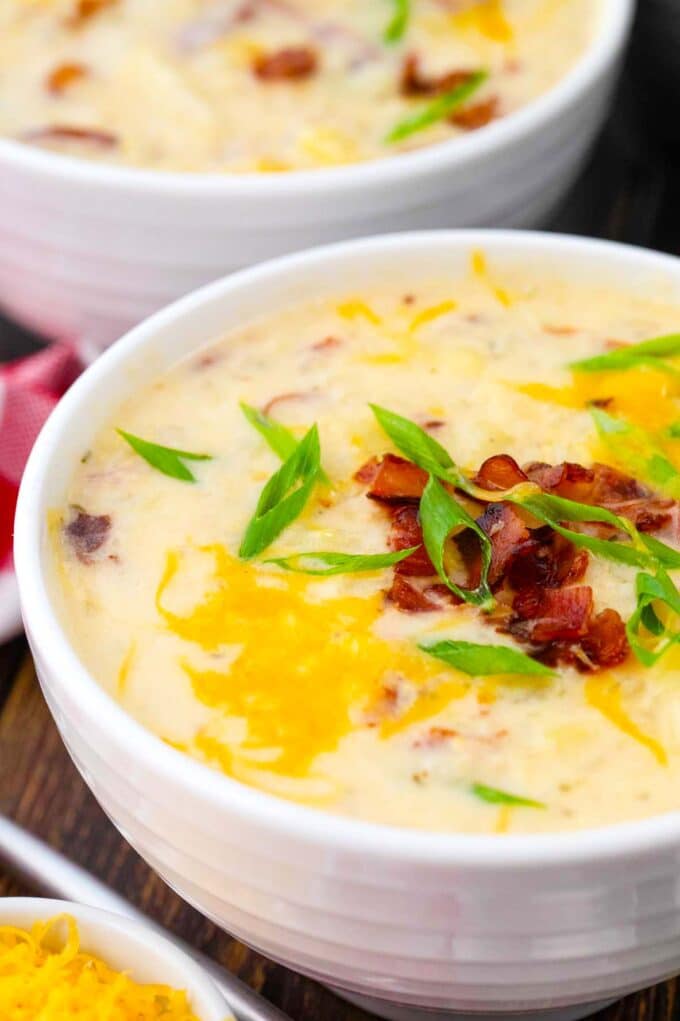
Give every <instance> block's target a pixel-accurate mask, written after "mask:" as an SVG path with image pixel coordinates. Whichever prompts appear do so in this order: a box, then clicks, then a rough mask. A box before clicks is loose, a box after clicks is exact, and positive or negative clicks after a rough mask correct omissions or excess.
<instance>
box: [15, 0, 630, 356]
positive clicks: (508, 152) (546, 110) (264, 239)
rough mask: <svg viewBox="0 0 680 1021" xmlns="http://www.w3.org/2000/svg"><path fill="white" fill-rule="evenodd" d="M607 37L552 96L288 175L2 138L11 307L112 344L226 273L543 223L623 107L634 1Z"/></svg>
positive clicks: (616, 16) (32, 320) (48, 325)
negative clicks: (411, 233)
mask: <svg viewBox="0 0 680 1021" xmlns="http://www.w3.org/2000/svg"><path fill="white" fill-rule="evenodd" d="M601 2H602V12H601V17H600V22H599V25H598V27H597V30H596V32H595V35H594V39H593V41H592V44H591V45H590V47H589V49H588V50H587V51H586V53H585V54H584V55H583V56H582V57H581V59H580V60H578V61H577V62H576V64H575V65H574V66H573V68H572V69H571V71H570V72H569V73H568V74H566V75H565V76H564V78H562V80H561V81H559V82H558V83H557V85H555V86H554V87H553V88H552V89H550V90H549V91H548V92H546V93H545V94H544V95H542V96H540V97H539V98H537V99H536V100H535V101H534V102H532V103H529V104H528V105H527V106H525V107H524V108H522V109H520V110H518V111H516V112H515V113H513V114H511V115H509V116H507V117H503V118H501V119H500V120H497V121H495V122H493V123H491V124H490V125H488V126H487V127H485V128H482V129H481V130H479V131H474V132H470V133H469V134H468V135H465V136H464V137H460V138H456V139H453V140H451V141H447V142H443V143H441V144H437V145H431V146H428V147H425V148H422V149H418V150H416V151H413V152H409V153H405V154H400V155H397V156H393V157H389V158H386V159H383V160H375V161H371V162H367V163H359V164H354V165H348V166H341V167H334V168H330V169H321V170H313V171H297V172H292V173H286V174H242V175H238V174H200V173H197V174H189V173H184V174H182V173H159V172H155V171H150V170H137V169H130V168H120V167H115V166H107V165H105V164H100V163H93V162H87V161H85V160H77V159H71V158H67V157H64V156H59V155H55V154H54V153H51V152H47V151H44V150H41V149H38V148H33V147H31V146H29V145H25V144H21V143H19V142H15V141H11V140H7V139H0V194H1V195H2V196H3V209H2V212H3V215H2V218H0V304H2V305H3V306H4V307H5V308H6V309H7V310H8V311H9V312H10V314H11V315H13V316H14V317H15V318H16V319H18V320H19V321H21V322H23V323H26V324H27V325H29V326H31V327H33V328H34V329H36V330H37V331H38V332H41V333H43V334H45V335H46V336H49V337H62V338H63V337H70V338H71V339H73V340H77V341H83V340H84V341H86V342H89V343H90V344H93V345H94V346H96V347H102V346H104V345H106V344H109V343H111V342H112V341H113V340H115V339H116V338H117V337H119V336H120V335H121V334H122V333H123V332H124V331H125V330H127V329H129V328H130V327H131V326H133V325H134V324H135V323H137V322H140V321H141V320H142V319H143V318H144V317H145V316H146V315H148V314H149V313H150V312H153V311H154V310H155V309H157V308H160V307H162V306H163V305H165V304H167V302H169V301H172V300H173V299H175V298H177V297H179V296H180V295H182V294H186V293H187V292H188V291H190V290H192V289H193V288H195V287H198V286H199V285H201V284H204V283H206V282H208V281H210V280H214V279H216V278H217V277H219V276H221V275H222V274H224V273H227V272H231V271H232V270H234V269H238V268H240V267H242V266H246V265H251V264H253V263H256V262H259V261H261V260H262V259H267V258H272V257H274V256H277V255H281V254H283V253H285V252H290V251H300V250H302V249H305V248H309V247H310V246H312V245H319V244H325V243H327V242H330V241H338V240H341V239H343V238H352V237H359V236H362V235H368V234H377V233H384V232H386V231H403V230H414V229H429V228H438V227H535V226H537V225H539V224H540V223H542V222H544V221H545V219H546V218H547V216H548V215H549V214H550V212H552V210H553V209H554V208H555V207H556V206H557V204H558V203H559V201H560V200H561V199H562V197H563V196H564V195H565V193H566V191H567V189H568V188H569V186H570V185H571V184H572V183H573V181H574V180H575V178H576V176H577V174H578V172H579V170H580V169H581V167H582V165H583V162H584V160H585V157H586V155H587V153H588V150H589V149H590V146H591V144H592V142H593V140H594V138H595V136H596V134H597V132H598V130H599V128H600V126H601V124H602V121H603V119H604V117H605V115H606V113H607V110H608V108H609V104H610V99H611V95H612V89H613V87H614V84H615V81H616V75H617V71H618V68H619V65H620V62H621V58H622V55H623V53H624V50H625V46H626V42H627V39H628V34H629V30H630V25H631V20H632V14H633V8H634V0H601Z"/></svg>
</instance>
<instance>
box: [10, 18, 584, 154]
mask: <svg viewBox="0 0 680 1021" xmlns="http://www.w3.org/2000/svg"><path fill="white" fill-rule="evenodd" d="M406 6H407V16H406V18H405V20H404V22H403V23H402V24H400V22H399V20H398V17H397V15H398V12H399V9H400V5H399V4H396V3H395V2H394V0H374V2H371V3H366V2H365V0H162V2H160V3H159V2H158V0H3V3H2V5H0V97H1V98H0V134H1V135H5V136H8V137H12V138H17V139H20V140H24V141H27V142H30V143H32V144H37V145H45V146H47V147H50V148H53V149H55V150H56V151H59V152H63V153H66V154H69V155H76V156H80V157H85V158H88V159H95V160H103V161H107V162H112V163H117V164H122V165H131V166H137V167H149V168H155V169H159V170H176V171H217V172H219V171H232V172H252V171H263V172H278V171H286V170H296V169H303V168H314V167H324V166H332V165H338V164H343V163H353V162H357V161H361V160H369V159H376V158H381V157H384V156H388V155H390V154H393V153H395V152H399V151H403V150H405V149H410V148H414V147H418V146H422V145H428V144H431V143H433V142H439V141H443V140H445V139H448V138H453V137H456V136H457V135H460V134H463V133H465V132H467V131H471V130H474V129H476V128H478V127H483V126H484V125H485V124H487V123H488V122H489V121H490V120H492V119H494V118H495V117H499V116H503V115H504V114H508V113H511V112H512V111H514V110H517V109H518V108H520V107H522V106H524V105H525V104H526V103H528V102H530V101H531V100H533V99H535V98H536V97H537V96H540V95H541V94H542V93H544V92H546V91H547V90H548V89H550V88H551V87H552V86H554V85H555V84H556V83H557V82H558V81H559V80H560V79H561V78H562V77H563V76H564V75H565V74H566V73H567V72H568V70H569V69H570V68H571V67H572V66H573V64H574V63H575V62H576V61H577V60H578V58H579V57H580V56H581V55H582V54H583V53H584V51H585V50H586V49H587V47H588V45H589V44H590V42H591V40H592V38H593V37H594V34H595V32H596V30H597V20H598V17H599V12H600V3H599V0H597V2H596V0H413V3H412V4H410V5H406ZM409 6H410V13H408V8H409ZM479 72H481V73H483V74H485V75H487V76H488V77H487V79H486V81H485V82H483V83H481V84H479V85H478V86H477V87H475V86H474V84H473V86H472V88H471V91H470V94H469V95H467V94H466V93H465V90H464V92H463V94H462V95H461V96H460V97H459V98H458V99H455V97H454V105H452V106H450V107H446V109H444V110H442V111H440V114H439V115H435V116H433V117H432V118H430V120H431V123H430V120H428V119H427V118H426V122H425V123H423V124H418V125H416V127H415V128H413V127H411V128H409V129H408V130H407V131H406V133H404V132H403V131H402V130H401V129H402V128H403V125H404V123H405V122H407V121H410V120H411V119H412V118H414V117H415V118H419V117H420V116H421V115H422V114H424V113H427V111H428V110H429V109H430V108H431V105H432V103H433V102H434V103H437V102H439V100H440V98H441V97H442V96H445V95H447V96H448V95H450V94H451V92H452V91H455V89H457V88H459V87H460V86H461V85H464V84H465V82H466V80H468V78H469V76H470V75H474V74H476V73H479ZM480 80H481V79H480ZM395 129H399V130H397V131H396V132H395Z"/></svg>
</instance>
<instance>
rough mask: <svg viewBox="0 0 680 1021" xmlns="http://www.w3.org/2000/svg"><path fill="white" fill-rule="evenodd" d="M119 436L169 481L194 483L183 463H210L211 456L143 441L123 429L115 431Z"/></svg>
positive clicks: (192, 476) (190, 473) (191, 474)
mask: <svg viewBox="0 0 680 1021" xmlns="http://www.w3.org/2000/svg"><path fill="white" fill-rule="evenodd" d="M116 432H117V433H118V435H119V436H122V438H123V439H124V440H125V442H126V443H128V444H129V445H130V446H131V447H132V449H133V450H134V452H135V453H136V454H139V456H140V457H143V458H144V460H145V461H146V462H147V464H150V465H151V467H152V468H155V469H156V471H159V472H162V473H163V475H169V476H170V478H171V479H179V480H180V481H182V482H195V481H196V477H195V476H194V474H193V473H192V472H190V471H189V469H188V468H187V466H186V465H185V464H184V461H212V455H211V454H194V453H192V452H191V451H190V450H177V449H176V448H175V447H164V446H162V445H161V444H160V443H152V442H151V441H150V440H143V439H142V438H141V436H133V434H132V433H128V432H125V430H124V429H116Z"/></svg>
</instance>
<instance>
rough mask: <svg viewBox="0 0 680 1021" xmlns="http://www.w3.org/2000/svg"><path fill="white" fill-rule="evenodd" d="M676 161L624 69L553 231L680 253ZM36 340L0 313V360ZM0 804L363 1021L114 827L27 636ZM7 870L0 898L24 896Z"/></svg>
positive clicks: (670, 1014) (651, 1019)
mask: <svg viewBox="0 0 680 1021" xmlns="http://www.w3.org/2000/svg"><path fill="white" fill-rule="evenodd" d="M679 169H680V167H679V165H678V163H676V162H675V161H674V160H673V159H672V158H671V157H670V156H668V155H667V154H664V152H663V151H662V150H661V149H659V148H658V145H657V142H656V141H655V140H654V138H653V137H651V136H650V135H649V134H648V133H647V131H646V124H645V117H644V116H643V115H642V114H641V113H640V112H639V111H638V109H637V99H636V87H635V80H634V79H633V78H632V76H631V74H630V72H629V71H627V72H626V73H625V74H624V79H623V85H622V88H621V90H620V93H619V96H618V98H617V101H616V103H615V106H614V110H613V113H612V116H611V118H610V120H609V123H608V125H607V128H606V130H605V132H604V134H603V136H602V138H601V140H600V142H599V143H598V145H597V147H596V150H595V153H594V155H593V157H592V159H591V160H590V162H589V164H588V166H587V168H586V169H585V171H584V173H583V175H582V176H581V179H580V180H579V182H578V184H577V186H576V187H575V188H574V189H573V191H572V193H571V195H570V196H569V198H568V200H567V202H566V203H565V204H564V207H563V208H562V209H561V210H560V212H559V214H558V215H557V216H556V217H555V220H554V222H553V224H552V225H551V227H552V229H555V230H560V231H568V232H571V233H582V234H591V235H594V236H598V237H604V238H610V239H613V240H617V241H625V242H630V243H633V244H638V245H644V246H649V247H656V248H659V249H662V250H665V251H669V252H676V253H677V252H678V251H679V250H680V203H679V202H677V201H676V200H675V190H676V182H677V180H678V170H679ZM34 344H35V339H34V338H31V337H30V336H29V335H27V334H23V333H21V332H20V331H18V330H16V329H14V328H13V327H10V326H9V324H7V323H5V324H2V323H1V321H0V359H3V358H8V357H11V356H14V355H17V354H19V353H21V352H22V351H23V350H28V349H29V348H30V347H31V346H33V345H34ZM0 811H2V812H4V813H6V814H7V815H8V816H11V817H12V818H14V819H16V820H17V821H18V822H20V823H21V825H23V826H25V827H26V828H27V829H29V830H30V831H31V832H33V833H35V834H37V835H38V836H40V837H42V838H43V839H45V840H47V841H48V842H49V843H50V844H52V845H53V846H54V847H56V848H58V849H60V850H62V851H63V852H64V853H65V854H67V855H68V856H69V857H70V858H72V859H73V860H74V861H76V862H79V863H80V864H81V865H83V866H84V867H85V868H87V869H89V870H90V871H91V872H93V873H94V874H95V875H97V876H99V877H101V878H102V879H105V880H106V881H107V882H108V883H109V884H110V885H111V886H112V887H114V888H115V889H116V890H118V891H119V892H120V893H121V894H123V895H124V896H125V897H127V898H128V899H129V900H130V901H131V902H133V903H134V904H136V905H138V906H139V907H141V908H142V909H143V910H144V911H147V912H148V913H149V914H150V915H151V916H153V917H154V918H156V919H157V920H158V921H160V922H162V923H163V924H164V925H166V926H167V927H168V928H169V929H171V930H172V931H173V932H175V933H178V934H180V935H182V936H183V937H184V938H185V939H187V940H189V941H190V942H192V943H194V944H195V945H196V946H198V947H201V948H202V949H203V950H205V951H206V952H207V953H209V954H211V955H213V956H214V957H215V958H217V959H218V960H220V961H221V962H223V963H224V964H225V965H226V966H227V967H228V968H230V969H231V970H232V971H234V972H236V973H237V974H238V975H239V976H240V977H241V978H243V979H244V980H245V981H246V982H249V983H250V984H251V985H253V986H254V987H255V988H257V989H259V990H260V991H262V992H263V993H264V995H265V996H267V997H268V998H270V999H271V1000H272V1001H273V1002H275V1003H276V1004H278V1005H279V1006H280V1007H282V1008H283V1009H284V1010H285V1011H286V1012H288V1013H289V1014H290V1016H291V1017H292V1018H295V1019H298V1021H312V1019H315V1021H321V1019H323V1021H361V1019H362V1018H365V1017H366V1015H364V1014H363V1013H362V1012H361V1011H359V1010H355V1009H353V1008H351V1007H349V1006H347V1005H346V1004H344V1003H343V1002H342V1001H341V1000H339V999H337V998H336V997H334V996H333V995H332V994H331V993H329V992H327V991H326V990H325V989H323V988H322V987H320V986H319V985H318V984H316V983H314V982H311V981H309V980H307V979H304V978H302V977H300V976H297V975H294V974H293V973H291V972H289V971H287V970H286V969H284V968H281V967H279V966H277V965H274V964H272V963H270V962H268V961H266V960H265V959H264V958H263V957H261V956H260V955H259V954H257V953H255V952H254V951H251V950H249V949H247V948H246V947H244V946H243V945H242V944H240V943H238V942H237V941H235V940H233V939H231V938H230V937H229V936H228V935H226V934H225V933H223V932H220V931H219V930H218V929H217V928H216V927H215V926H214V925H212V924H210V923H209V922H207V921H206V920H205V919H203V918H202V917H201V916H200V915H199V914H198V913H197V912H196V911H194V910H193V909H192V908H190V907H188V906H187V905H186V904H184V903H183V901H181V900H180V899H179V898H178V897H177V896H176V895H175V894H173V893H172V892H171V891H170V890H169V889H168V888H167V887H166V886H165V885H164V883H163V882H162V881H161V880H160V879H159V878H158V877H157V876H156V875H155V874H154V873H153V872H152V871H151V870H150V869H149V868H148V867H147V866H146V865H145V864H144V863H143V861H142V860H141V859H140V858H139V857H138V855H137V854H135V852H134V851H132V850H131V848H130V847H128V845H127V844H126V843H125V841H124V840H123V839H122V837H120V836H119V835H118V833H117V832H116V830H115V829H114V828H113V826H112V825H111V823H110V822H109V821H108V820H107V818H106V817H105V816H104V815H103V813H102V811H101V809H100V808H99V807H98V805H97V803H96V802H95V800H94V798H93V797H92V796H91V794H90V793H89V791H88V790H87V788H86V787H85V785H84V783H83V782H82V780H81V779H80V778H79V776H78V775H77V773H76V771H75V769H74V767H73V765H72V764H71V762H70V760H69V758H68V755H67V753H66V751H65V749H64V747H63V745H62V743H61V741H60V739H59V737H58V734H57V732H56V729H55V727H54V724H53V723H52V721H51V719H50V716H49V713H48V711H47V708H46V706H45V704H44V702H43V699H42V696H41V694H40V690H39V688H38V685H37V682H36V679H35V675H34V672H33V668H32V664H31V661H30V657H29V656H28V653H27V651H26V648H25V645H24V643H23V641H22V640H18V641H17V642H14V643H12V644H10V645H9V646H6V647H5V648H0ZM29 892H31V891H29V890H25V889H22V888H21V887H20V885H19V884H17V883H15V882H14V881H13V880H12V879H11V877H9V876H7V875H3V874H2V872H0V895H5V896H6V895H10V894H19V893H29ZM676 1002H677V984H676V982H675V981H671V982H666V983H663V984H662V985H659V986H657V987H655V988H653V989H649V990H646V991H644V992H641V993H639V994H637V995H634V996H630V997H628V998H627V999H625V1000H622V1001H621V1002H619V1003H617V1004H615V1005H614V1006H612V1007H610V1008H609V1009H608V1010H607V1011H603V1012H602V1014H601V1016H600V1017H601V1019H606V1021H671V1019H672V1018H675V1017H676V1016H677V1010H676Z"/></svg>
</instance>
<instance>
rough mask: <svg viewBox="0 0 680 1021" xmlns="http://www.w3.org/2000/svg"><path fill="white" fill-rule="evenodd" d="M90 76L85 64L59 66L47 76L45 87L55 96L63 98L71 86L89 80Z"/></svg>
mask: <svg viewBox="0 0 680 1021" xmlns="http://www.w3.org/2000/svg"><path fill="white" fill-rule="evenodd" d="M88 74H89V71H88V69H87V68H86V67H85V65H84V64H58V65H57V66H56V67H55V68H53V70H52V71H50V73H49V74H48V75H47V78H46V79H45V87H46V89H47V91H48V92H51V93H52V95H53V96H61V95H62V94H63V93H64V92H66V90H67V89H68V88H70V86H71V85H75V83H76V82H79V81H82V80H83V78H87V76H88Z"/></svg>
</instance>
